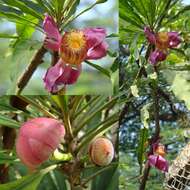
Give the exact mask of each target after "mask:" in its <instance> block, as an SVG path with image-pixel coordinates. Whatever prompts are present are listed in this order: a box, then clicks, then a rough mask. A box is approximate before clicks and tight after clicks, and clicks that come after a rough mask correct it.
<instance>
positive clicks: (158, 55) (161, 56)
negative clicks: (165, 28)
mask: <svg viewBox="0 0 190 190" xmlns="http://www.w3.org/2000/svg"><path fill="white" fill-rule="evenodd" d="M144 33H145V36H146V38H147V40H148V41H149V43H150V44H154V45H155V47H156V50H154V52H152V53H151V54H150V57H149V60H150V62H151V63H152V64H153V65H156V64H157V63H158V62H159V61H164V60H165V59H166V57H167V51H168V48H174V47H177V46H178V45H179V44H180V42H181V38H180V36H179V33H178V32H158V33H154V32H153V31H152V30H151V29H150V28H149V27H145V28H144Z"/></svg>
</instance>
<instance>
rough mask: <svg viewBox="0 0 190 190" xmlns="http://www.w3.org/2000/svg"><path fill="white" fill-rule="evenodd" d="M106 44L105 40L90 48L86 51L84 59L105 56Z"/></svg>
mask: <svg viewBox="0 0 190 190" xmlns="http://www.w3.org/2000/svg"><path fill="white" fill-rule="evenodd" d="M107 49H108V44H107V43H106V42H102V43H101V44H99V45H97V46H96V47H94V48H91V49H89V50H88V52H87V57H86V59H100V58H102V57H105V56H106V54H107Z"/></svg>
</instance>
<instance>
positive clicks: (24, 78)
mask: <svg viewBox="0 0 190 190" xmlns="http://www.w3.org/2000/svg"><path fill="white" fill-rule="evenodd" d="M46 52H47V50H46V49H45V48H44V46H42V47H41V48H40V49H39V50H38V51H37V53H36V54H35V56H34V57H33V59H32V61H31V63H30V64H29V65H28V67H27V68H26V69H25V71H24V73H23V74H22V75H21V76H20V78H19V79H18V82H17V89H16V94H17V95H18V94H21V92H22V90H23V89H24V88H25V86H26V85H27V84H28V82H29V80H30V78H31V77H32V75H33V74H34V72H35V70H36V69H37V67H38V66H39V65H40V64H41V63H42V62H43V60H42V59H43V57H44V54H45V53H46Z"/></svg>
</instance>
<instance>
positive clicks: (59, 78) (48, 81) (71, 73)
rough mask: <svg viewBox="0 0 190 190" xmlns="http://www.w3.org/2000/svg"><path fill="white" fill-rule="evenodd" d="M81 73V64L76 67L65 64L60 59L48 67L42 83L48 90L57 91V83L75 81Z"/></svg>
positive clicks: (64, 83) (67, 83)
mask: <svg viewBox="0 0 190 190" xmlns="http://www.w3.org/2000/svg"><path fill="white" fill-rule="evenodd" d="M80 73H81V64H80V65H78V66H77V67H76V68H74V67H72V66H71V65H67V64H65V63H64V62H63V61H62V59H59V61H58V63H57V64H55V65H54V66H53V67H50V68H49V69H48V71H47V72H46V74H45V77H44V79H43V80H44V83H45V88H46V89H47V90H48V91H49V92H54V93H55V92H57V91H58V90H59V89H58V86H59V85H70V84H74V83H75V82H77V79H78V77H79V76H80Z"/></svg>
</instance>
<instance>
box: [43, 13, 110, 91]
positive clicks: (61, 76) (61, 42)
mask: <svg viewBox="0 0 190 190" xmlns="http://www.w3.org/2000/svg"><path fill="white" fill-rule="evenodd" d="M43 28H44V31H45V33H46V35H47V37H46V39H45V46H46V48H48V49H51V50H53V51H59V53H60V58H61V60H62V64H61V63H60V62H61V60H59V61H58V63H57V64H56V65H55V66H53V67H50V68H49V69H48V71H47V73H46V75H45V77H44V82H45V86H46V89H47V90H48V91H49V92H57V91H58V88H57V85H61V84H62V85H63V84H64V85H69V84H73V83H75V82H76V81H77V78H78V77H79V75H80V72H81V66H79V65H81V63H82V62H83V61H85V60H87V59H100V58H102V57H104V56H106V54H107V49H108V44H107V43H106V41H105V38H106V30H105V29H103V28H86V29H83V30H72V31H69V32H65V33H64V35H63V36H62V37H61V34H59V30H58V28H57V26H56V24H55V21H54V20H53V18H52V17H50V16H48V15H46V16H45V19H44V23H43ZM68 65H70V66H68ZM73 66H75V67H73Z"/></svg>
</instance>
